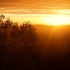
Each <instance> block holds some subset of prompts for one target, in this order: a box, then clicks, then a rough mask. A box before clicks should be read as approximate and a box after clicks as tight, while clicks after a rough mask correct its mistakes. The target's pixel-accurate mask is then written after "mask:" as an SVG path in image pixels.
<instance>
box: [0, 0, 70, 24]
mask: <svg viewBox="0 0 70 70" xmlns="http://www.w3.org/2000/svg"><path fill="white" fill-rule="evenodd" d="M0 14H5V15H6V17H10V18H11V19H12V20H13V21H16V22H21V23H22V22H23V21H31V23H34V24H35V23H38V24H40V23H43V22H44V20H43V19H47V18H48V16H50V15H54V14H64V15H67V16H69V17H70V0H0ZM45 23H46V22H45Z"/></svg>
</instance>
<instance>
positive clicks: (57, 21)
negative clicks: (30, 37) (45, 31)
mask: <svg viewBox="0 0 70 70" xmlns="http://www.w3.org/2000/svg"><path fill="white" fill-rule="evenodd" d="M45 22H46V23H49V24H51V25H54V26H57V25H67V24H69V23H70V18H69V17H68V16H67V15H50V16H49V17H48V18H47V19H46V20H45Z"/></svg>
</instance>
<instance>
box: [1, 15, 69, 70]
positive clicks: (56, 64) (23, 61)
mask: <svg viewBox="0 0 70 70" xmlns="http://www.w3.org/2000/svg"><path fill="white" fill-rule="evenodd" d="M4 19H5V16H4V15H0V70H70V26H62V27H61V28H59V27H54V26H40V25H38V27H37V26H33V25H31V24H30V22H25V23H23V24H22V25H20V26H19V25H18V23H14V22H12V21H11V20H10V19H7V20H6V21H4ZM35 28H36V29H37V32H38V33H37V32H36V29H35ZM37 34H38V35H39V37H38V35H37Z"/></svg>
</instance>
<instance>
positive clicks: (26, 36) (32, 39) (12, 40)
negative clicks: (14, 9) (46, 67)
mask: <svg viewBox="0 0 70 70" xmlns="http://www.w3.org/2000/svg"><path fill="white" fill-rule="evenodd" d="M4 18H5V16H4V15H0V65H1V69H2V68H3V67H5V68H7V69H9V68H14V67H12V66H13V65H16V62H17V61H18V60H20V59H21V57H23V56H24V53H25V54H27V55H29V54H30V53H32V50H34V47H35V46H36V43H37V41H38V35H37V33H36V29H35V28H34V27H33V25H31V24H30V22H25V23H23V24H22V25H20V26H19V25H18V23H14V22H12V21H11V20H10V19H7V20H5V21H4V20H3V19H4ZM5 63H7V64H8V65H5Z"/></svg>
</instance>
